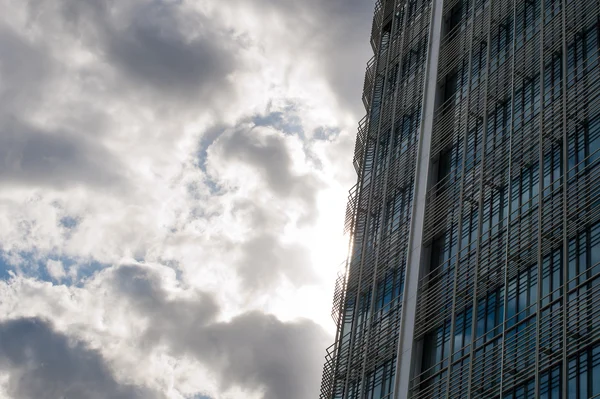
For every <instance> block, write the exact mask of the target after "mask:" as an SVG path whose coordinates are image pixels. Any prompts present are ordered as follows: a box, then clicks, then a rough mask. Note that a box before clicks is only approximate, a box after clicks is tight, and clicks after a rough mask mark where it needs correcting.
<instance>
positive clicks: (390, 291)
mask: <svg viewBox="0 0 600 399" xmlns="http://www.w3.org/2000/svg"><path fill="white" fill-rule="evenodd" d="M403 290H404V268H403V267H401V268H394V269H392V270H390V271H388V272H387V273H386V274H385V276H384V277H383V279H381V281H379V283H377V295H376V296H375V312H378V311H380V310H382V309H383V311H384V312H386V311H388V310H390V307H391V303H392V302H393V301H394V300H396V299H397V298H399V297H400V296H401V295H402V291H403Z"/></svg>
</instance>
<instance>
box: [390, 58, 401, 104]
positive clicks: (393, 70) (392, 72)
mask: <svg viewBox="0 0 600 399" xmlns="http://www.w3.org/2000/svg"><path fill="white" fill-rule="evenodd" d="M399 69H400V64H399V63H396V64H394V66H393V67H392V68H391V69H390V71H389V75H388V85H387V91H388V96H393V95H394V92H395V91H396V83H397V81H398V71H399Z"/></svg>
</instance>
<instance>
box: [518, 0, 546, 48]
mask: <svg viewBox="0 0 600 399" xmlns="http://www.w3.org/2000/svg"><path fill="white" fill-rule="evenodd" d="M521 4H522V7H519V10H518V11H517V13H518V14H517V27H516V30H517V47H521V46H522V45H523V44H524V43H525V42H526V41H528V40H530V39H532V38H533V36H535V34H536V33H537V32H538V30H539V27H540V0H525V1H523V2H522V3H521Z"/></svg>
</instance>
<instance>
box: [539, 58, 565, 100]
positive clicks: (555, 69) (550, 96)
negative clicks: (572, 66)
mask: <svg viewBox="0 0 600 399" xmlns="http://www.w3.org/2000/svg"><path fill="white" fill-rule="evenodd" d="M562 75H563V73H562V53H561V51H560V50H558V51H556V52H554V53H553V54H552V58H551V60H550V61H549V62H547V63H546V65H544V103H545V104H549V103H550V102H552V101H556V100H557V99H558V98H560V96H561V94H562V85H561V83H562Z"/></svg>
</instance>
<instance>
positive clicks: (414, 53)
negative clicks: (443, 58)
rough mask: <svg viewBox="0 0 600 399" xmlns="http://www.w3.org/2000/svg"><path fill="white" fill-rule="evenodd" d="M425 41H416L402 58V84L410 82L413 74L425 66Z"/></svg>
mask: <svg viewBox="0 0 600 399" xmlns="http://www.w3.org/2000/svg"><path fill="white" fill-rule="evenodd" d="M426 55H427V39H422V40H418V41H417V43H416V44H415V46H414V47H413V48H411V49H410V50H409V51H408V52H407V53H406V54H405V55H404V57H403V58H402V83H403V84H404V83H406V82H407V81H410V80H412V78H413V77H414V75H415V72H416V71H417V70H418V69H419V68H420V67H422V66H423V65H424V64H425V58H426Z"/></svg>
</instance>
